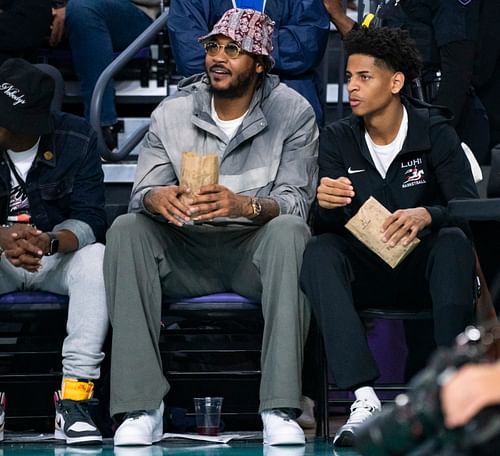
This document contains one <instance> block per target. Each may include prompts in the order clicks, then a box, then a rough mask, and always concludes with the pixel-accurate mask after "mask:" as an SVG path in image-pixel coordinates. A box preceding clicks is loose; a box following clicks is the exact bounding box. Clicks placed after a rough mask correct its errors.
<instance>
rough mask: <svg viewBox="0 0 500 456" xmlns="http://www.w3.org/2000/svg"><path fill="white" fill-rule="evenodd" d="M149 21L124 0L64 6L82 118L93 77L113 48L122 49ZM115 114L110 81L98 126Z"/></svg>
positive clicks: (84, 0) (96, 0)
mask: <svg viewBox="0 0 500 456" xmlns="http://www.w3.org/2000/svg"><path fill="white" fill-rule="evenodd" d="M151 22H152V20H151V18H150V17H148V16H147V15H146V14H145V13H144V12H142V11H141V10H140V9H139V8H137V7H136V6H134V4H133V3H132V2H130V1H128V0H71V1H70V2H68V4H67V7H66V19H65V28H66V30H67V33H68V36H69V41H70V44H71V51H72V54H73V64H74V67H75V71H76V74H77V75H78V78H79V80H80V85H81V92H82V97H83V103H84V106H85V117H86V118H87V119H88V118H89V115H90V101H91V99H92V92H93V91H94V86H95V84H96V82H97V79H98V78H99V76H100V75H101V73H102V72H103V71H104V69H105V68H106V67H107V66H108V65H109V64H110V63H111V62H112V60H113V58H114V54H113V52H114V51H122V50H123V49H125V48H126V47H127V46H128V45H129V44H130V43H131V42H132V41H134V39H135V38H137V37H138V36H139V35H140V34H141V33H142V32H143V31H144V30H145V29H146V28H147V27H148V26H149V25H150V24H151ZM116 120H117V115H116V108H115V100H114V88H113V84H112V83H110V84H108V87H106V90H105V92H104V98H103V101H102V111H101V125H103V126H107V125H113V124H114V123H116Z"/></svg>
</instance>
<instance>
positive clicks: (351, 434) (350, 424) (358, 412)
mask: <svg viewBox="0 0 500 456" xmlns="http://www.w3.org/2000/svg"><path fill="white" fill-rule="evenodd" d="M381 410H382V408H381V406H380V402H379V403H375V402H372V401H369V400H367V399H358V400H356V401H354V403H353V404H352V405H351V414H350V415H349V419H348V420H347V422H346V423H345V424H344V425H343V426H341V427H340V428H339V429H338V430H337V433H336V434H335V437H334V438H333V444H334V445H335V446H353V445H354V438H355V435H356V428H357V427H359V425H360V424H362V423H364V422H365V421H366V420H367V419H368V418H370V417H371V416H373V415H375V414H376V413H379V412H380V411H381Z"/></svg>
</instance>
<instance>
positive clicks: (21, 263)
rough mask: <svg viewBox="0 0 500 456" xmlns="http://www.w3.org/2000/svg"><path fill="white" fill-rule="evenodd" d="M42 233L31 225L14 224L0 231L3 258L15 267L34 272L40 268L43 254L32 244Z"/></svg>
mask: <svg viewBox="0 0 500 456" xmlns="http://www.w3.org/2000/svg"><path fill="white" fill-rule="evenodd" d="M41 233H42V232H41V231H40V230H38V229H36V228H35V227H34V226H32V225H25V224H15V225H12V226H9V227H3V228H2V229H0V245H1V246H2V248H3V249H5V257H6V258H7V259H8V260H9V261H10V262H11V263H12V264H13V265H14V266H16V267H21V268H24V269H26V270H27V271H29V272H36V271H38V270H39V269H40V266H41V257H42V255H43V252H42V251H40V248H39V247H38V246H37V245H35V244H34V243H33V239H35V238H37V237H38V236H39V235H40V234H41Z"/></svg>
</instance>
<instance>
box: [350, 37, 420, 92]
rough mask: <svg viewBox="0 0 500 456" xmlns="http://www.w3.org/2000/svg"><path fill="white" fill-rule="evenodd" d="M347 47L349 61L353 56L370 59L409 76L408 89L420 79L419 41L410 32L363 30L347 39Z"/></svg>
mask: <svg viewBox="0 0 500 456" xmlns="http://www.w3.org/2000/svg"><path fill="white" fill-rule="evenodd" d="M344 47H345V50H346V54H347V56H348V57H349V56H350V55H352V54H364V55H370V56H372V57H374V58H375V59H376V60H379V61H382V62H383V63H385V65H386V66H387V67H388V68H389V69H391V70H393V71H400V72H401V73H403V74H404V75H405V79H406V82H405V85H406V84H407V83H408V84H409V83H410V82H411V81H412V80H413V79H415V78H418V77H419V76H420V71H421V69H422V59H421V57H420V53H419V51H418V49H417V47H416V44H415V41H414V40H413V39H412V38H411V37H410V35H409V34H408V32H407V31H406V30H402V29H398V28H391V27H379V28H367V27H361V28H358V29H355V30H352V31H350V32H349V33H348V34H347V35H346V36H345V39H344Z"/></svg>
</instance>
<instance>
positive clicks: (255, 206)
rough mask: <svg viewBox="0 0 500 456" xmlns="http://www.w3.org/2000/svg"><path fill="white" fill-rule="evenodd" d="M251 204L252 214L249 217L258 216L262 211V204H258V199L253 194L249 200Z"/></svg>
mask: <svg viewBox="0 0 500 456" xmlns="http://www.w3.org/2000/svg"><path fill="white" fill-rule="evenodd" d="M251 204H252V211H253V212H252V215H251V216H250V218H252V219H253V218H255V217H258V216H259V215H260V213H261V212H262V205H261V204H260V202H259V200H258V199H257V198H256V197H255V196H253V197H252V201H251Z"/></svg>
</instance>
